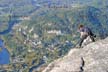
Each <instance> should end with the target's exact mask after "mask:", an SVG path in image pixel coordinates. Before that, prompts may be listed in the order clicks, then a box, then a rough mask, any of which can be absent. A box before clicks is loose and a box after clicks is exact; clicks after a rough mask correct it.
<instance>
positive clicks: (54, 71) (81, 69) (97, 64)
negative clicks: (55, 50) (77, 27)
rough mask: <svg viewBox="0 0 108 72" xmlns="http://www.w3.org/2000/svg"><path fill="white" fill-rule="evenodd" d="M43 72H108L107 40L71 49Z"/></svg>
mask: <svg viewBox="0 0 108 72" xmlns="http://www.w3.org/2000/svg"><path fill="white" fill-rule="evenodd" d="M43 72H108V38H106V39H104V40H99V41H97V42H94V43H90V44H88V45H86V46H85V47H84V48H80V49H77V48H73V49H71V50H70V52H69V53H68V54H67V55H66V56H64V57H63V58H60V59H58V60H55V61H54V62H52V63H50V64H49V65H48V67H47V68H46V69H45V70H43Z"/></svg>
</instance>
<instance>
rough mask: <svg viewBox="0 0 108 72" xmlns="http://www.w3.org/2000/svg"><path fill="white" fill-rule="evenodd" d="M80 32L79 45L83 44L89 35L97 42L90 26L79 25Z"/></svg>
mask: <svg viewBox="0 0 108 72" xmlns="http://www.w3.org/2000/svg"><path fill="white" fill-rule="evenodd" d="M78 32H80V41H79V45H78V47H79V48H80V47H81V46H82V43H83V41H84V40H85V39H86V38H87V37H88V36H89V37H90V39H91V40H92V42H95V39H94V37H96V35H94V34H93V33H92V31H91V29H90V28H89V27H85V26H84V25H79V27H78Z"/></svg>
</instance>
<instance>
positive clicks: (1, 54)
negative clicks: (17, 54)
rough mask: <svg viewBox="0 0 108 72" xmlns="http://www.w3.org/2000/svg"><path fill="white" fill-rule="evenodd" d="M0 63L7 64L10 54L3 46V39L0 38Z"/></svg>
mask: <svg viewBox="0 0 108 72" xmlns="http://www.w3.org/2000/svg"><path fill="white" fill-rule="evenodd" d="M0 48H1V51H0V65H4V64H9V63H10V54H9V52H8V50H7V49H6V48H5V47H4V42H3V40H1V39H0Z"/></svg>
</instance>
